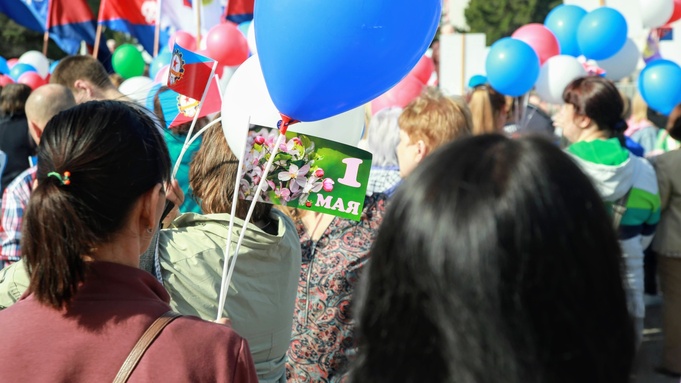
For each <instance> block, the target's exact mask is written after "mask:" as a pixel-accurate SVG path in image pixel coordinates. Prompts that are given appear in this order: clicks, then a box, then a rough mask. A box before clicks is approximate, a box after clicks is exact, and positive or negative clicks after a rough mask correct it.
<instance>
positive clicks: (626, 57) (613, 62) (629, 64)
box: [597, 39, 641, 81]
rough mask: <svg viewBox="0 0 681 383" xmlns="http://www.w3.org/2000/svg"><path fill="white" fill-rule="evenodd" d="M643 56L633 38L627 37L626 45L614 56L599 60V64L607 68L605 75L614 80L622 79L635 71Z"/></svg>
mask: <svg viewBox="0 0 681 383" xmlns="http://www.w3.org/2000/svg"><path fill="white" fill-rule="evenodd" d="M640 58H641V52H639V50H638V47H637V46H636V43H635V42H634V41H633V40H632V39H627V42H626V43H625V44H624V47H622V49H620V51H619V52H617V53H616V54H615V55H614V56H612V57H610V58H608V59H605V60H600V61H597V63H598V66H599V67H601V68H602V69H604V70H605V77H606V78H608V79H610V80H612V81H618V80H621V79H623V78H625V77H627V76H629V75H630V74H632V73H634V71H635V70H636V67H637V66H638V61H639V59H640Z"/></svg>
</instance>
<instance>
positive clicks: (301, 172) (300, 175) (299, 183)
mask: <svg viewBox="0 0 681 383" xmlns="http://www.w3.org/2000/svg"><path fill="white" fill-rule="evenodd" d="M309 171H310V164H305V165H304V166H303V167H301V168H298V166H296V165H295V164H291V167H289V171H288V172H281V173H279V176H278V177H279V180H280V181H289V180H291V181H292V182H291V185H290V187H291V191H292V192H296V191H297V190H298V189H299V188H304V187H305V185H306V184H307V177H306V176H307V172H309ZM294 188H295V190H294Z"/></svg>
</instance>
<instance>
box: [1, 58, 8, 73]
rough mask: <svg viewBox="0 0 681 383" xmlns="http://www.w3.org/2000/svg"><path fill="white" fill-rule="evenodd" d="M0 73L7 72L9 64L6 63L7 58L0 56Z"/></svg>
mask: <svg viewBox="0 0 681 383" xmlns="http://www.w3.org/2000/svg"><path fill="white" fill-rule="evenodd" d="M0 74H9V66H8V65H7V60H5V58H4V57H2V56H0Z"/></svg>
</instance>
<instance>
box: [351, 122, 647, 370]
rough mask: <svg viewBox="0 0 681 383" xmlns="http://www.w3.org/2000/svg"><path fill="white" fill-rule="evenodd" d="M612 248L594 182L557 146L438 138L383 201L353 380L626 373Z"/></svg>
mask: <svg viewBox="0 0 681 383" xmlns="http://www.w3.org/2000/svg"><path fill="white" fill-rule="evenodd" d="M620 257H621V253H620V248H619V245H618V243H617V238H616V235H615V232H614V230H613V228H612V222H611V219H610V217H609V216H608V214H607V211H606V209H605V207H604V205H603V203H602V202H601V199H600V197H599V195H598V193H597V192H596V191H595V189H594V188H593V186H592V185H591V183H590V181H589V179H588V178H587V177H586V176H585V175H584V174H583V173H582V172H581V171H580V169H579V168H578V167H577V166H576V165H575V164H574V163H573V162H572V160H571V159H570V158H569V157H568V156H567V155H566V154H565V153H563V152H562V151H561V150H560V149H559V148H557V147H555V146H554V145H552V144H550V143H549V142H546V141H544V140H542V139H539V138H534V137H526V138H521V139H518V140H511V139H509V138H506V137H504V136H502V135H482V136H477V137H472V138H467V139H463V140H458V141H456V142H454V143H451V144H448V145H447V146H445V147H443V148H441V149H440V150H439V151H437V152H436V153H433V154H432V155H431V156H429V157H428V158H426V160H425V161H423V163H422V164H421V165H420V166H419V167H418V168H417V169H416V170H415V171H414V173H413V174H411V175H410V177H409V178H407V179H406V181H405V183H404V184H403V185H402V187H401V188H400V189H399V190H398V191H397V194H396V195H395V196H394V197H393V201H392V202H391V205H390V206H389V207H388V211H387V212H386V216H385V218H384V221H383V224H382V226H381V228H380V229H379V234H378V237H377V239H376V242H375V244H374V247H373V249H372V260H371V264H370V265H369V269H368V270H366V271H365V273H364V274H363V278H364V279H363V280H362V289H361V290H360V298H359V305H358V308H357V309H358V310H357V319H358V334H357V337H358V341H359V344H358V350H359V352H358V356H357V360H356V363H355V365H354V366H353V368H351V381H352V382H373V383H382V382H395V381H404V382H416V381H421V380H422V379H423V377H424V376H427V377H428V379H427V380H428V381H429V382H434V383H438V382H476V383H482V382H490V383H491V382H501V381H503V382H508V383H520V382H523V383H526V382H529V383H539V382H552V383H563V382H564V383H568V382H577V381H589V382H599V383H625V382H628V381H629V373H630V369H631V366H632V359H633V356H634V352H635V351H634V349H635V346H634V333H633V325H632V322H631V320H630V317H629V315H628V312H627V304H626V299H625V293H624V290H623V279H622V275H621V272H622V271H621V270H622V269H621V264H620ZM396 361H407V362H405V363H396Z"/></svg>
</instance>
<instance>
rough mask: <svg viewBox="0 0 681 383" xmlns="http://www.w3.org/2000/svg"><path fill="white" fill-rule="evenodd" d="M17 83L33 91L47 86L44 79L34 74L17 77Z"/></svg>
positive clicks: (29, 73)
mask: <svg viewBox="0 0 681 383" xmlns="http://www.w3.org/2000/svg"><path fill="white" fill-rule="evenodd" d="M17 82H18V83H19V84H26V85H28V86H29V87H31V89H33V90H35V89H37V88H38V87H41V86H43V85H45V84H47V82H45V79H44V78H42V77H40V75H39V74H38V73H36V72H25V73H23V74H22V75H21V76H19V79H18V80H17Z"/></svg>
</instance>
